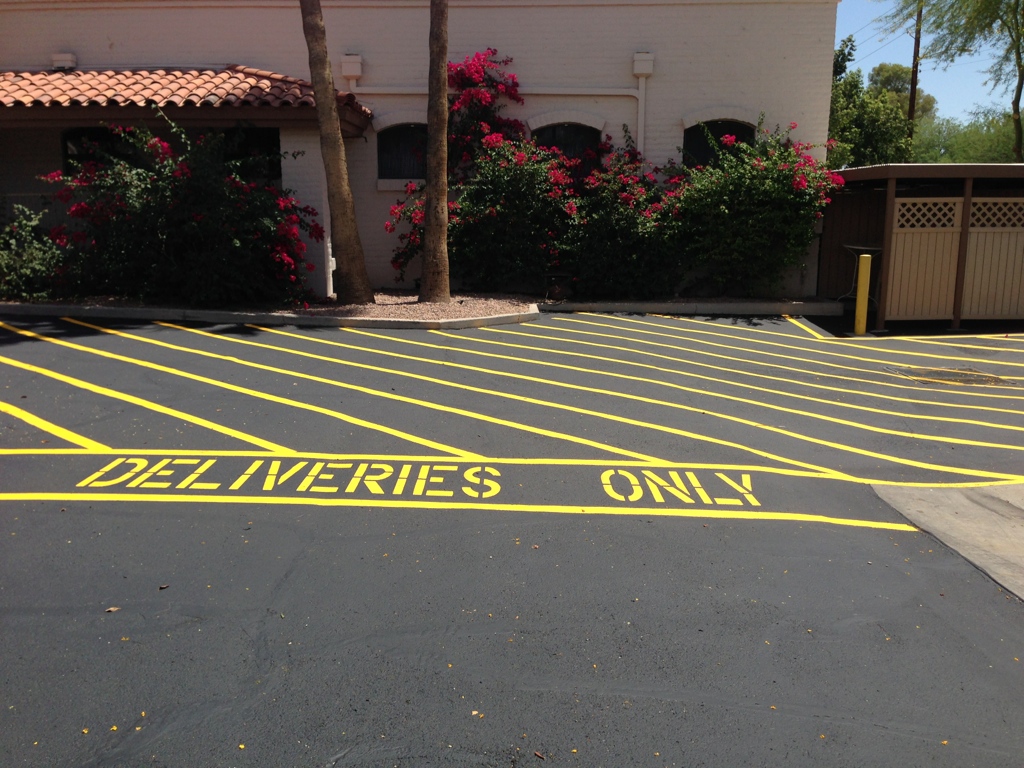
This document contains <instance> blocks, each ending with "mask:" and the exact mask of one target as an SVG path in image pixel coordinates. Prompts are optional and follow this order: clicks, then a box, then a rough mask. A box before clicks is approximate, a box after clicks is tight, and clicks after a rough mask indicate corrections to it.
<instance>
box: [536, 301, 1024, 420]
mask: <svg viewBox="0 0 1024 768" xmlns="http://www.w3.org/2000/svg"><path fill="white" fill-rule="evenodd" d="M555 319H557V320H561V321H562V322H565V323H576V324H581V325H585V326H589V327H597V328H611V329H614V330H615V331H617V332H618V333H608V332H601V333H598V332H594V331H582V330H579V329H578V328H574V327H569V328H563V329H560V330H564V331H565V332H568V333H582V334H586V335H590V336H599V337H601V338H614V339H618V340H619V341H628V342H629V343H631V344H643V345H645V346H656V347H664V348H668V349H675V350H682V351H686V352H691V353H693V354H700V355H707V356H713V357H721V355H717V354H712V353H709V352H705V351H704V350H703V349H689V348H687V347H680V346H678V344H679V343H688V344H696V345H700V346H707V347H714V348H718V349H727V350H730V351H733V352H735V351H736V349H737V347H736V345H735V344H725V343H721V342H715V341H708V340H707V339H703V338H695V337H691V336H681V335H679V334H673V333H661V332H658V331H648V330H645V329H636V328H630V327H626V326H622V325H615V324H613V323H599V322H596V321H593V320H582V319H579V318H560V317H559V318H555ZM625 319H630V318H625ZM659 327H660V326H659ZM622 333H637V334H643V335H645V336H655V337H659V338H667V339H672V340H673V341H674V342H676V343H674V344H668V343H665V342H656V341H651V340H650V339H647V338H637V337H636V336H626V335H622ZM712 335H720V334H712ZM728 338H733V339H735V338H737V337H735V336H728ZM777 346H783V347H785V346H786V345H784V344H782V345H777ZM801 350H802V351H805V352H810V353H812V354H813V353H814V352H815V350H809V349H803V348H801ZM744 351H745V352H748V353H750V354H752V355H760V356H762V357H769V358H776V359H779V360H784V361H786V363H785V364H781V365H773V366H771V367H774V368H778V369H781V370H799V371H801V372H802V373H809V374H812V375H818V376H828V377H830V378H836V376H835V374H830V373H824V372H817V371H810V370H808V369H797V368H795V367H794V366H793V362H794V361H800V362H803V363H813V364H814V365H820V366H824V367H825V368H833V369H838V370H843V371H856V372H858V373H868V374H872V375H874V376H881V377H882V378H883V380H882V381H879V380H877V379H876V380H870V379H858V378H853V377H844V378H846V379H847V380H848V381H865V382H866V383H869V384H874V385H875V386H880V387H890V388H896V389H912V390H914V391H915V392H928V393H935V394H938V395H945V396H957V397H964V398H974V399H992V400H1024V396H1016V395H1010V394H997V393H992V392H979V391H977V390H978V389H981V387H971V388H970V391H968V390H967V389H965V388H963V387H961V388H959V389H955V390H954V389H950V388H949V387H946V388H941V389H940V388H936V387H921V386H914V385H910V384H899V383H896V382H893V381H891V380H892V379H897V380H899V381H901V382H902V381H906V380H907V379H906V377H905V376H903V375H902V374H899V373H893V372H892V371H887V370H877V369H874V368H861V367H858V366H852V365H843V364H842V363H835V362H831V361H829V360H821V359H819V358H808V357H802V356H800V355H795V354H793V350H792V348H790V351H789V353H788V354H783V353H781V352H769V351H767V350H763V349H750V348H744ZM727 359H733V360H737V361H741V362H746V363H751V364H755V363H756V364H758V365H762V366H768V365H769V364H768V363H761V362H758V361H756V360H752V359H750V358H736V357H732V358H727ZM880 364H882V365H892V364H893V363H892V362H891V361H883V362H882V363H880ZM984 388H985V389H1002V390H1007V391H1018V390H1017V389H1016V388H1014V387H984Z"/></svg>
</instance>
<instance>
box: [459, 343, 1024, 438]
mask: <svg viewBox="0 0 1024 768" xmlns="http://www.w3.org/2000/svg"><path fill="white" fill-rule="evenodd" d="M480 330H482V331H486V332H487V333H490V334H502V335H509V336H523V337H525V338H529V339H540V340H542V341H548V342H550V341H554V342H558V343H560V344H568V345H571V346H572V347H573V350H570V351H564V350H558V349H551V348H550V347H545V346H538V345H536V344H531V345H524V348H525V349H529V350H531V351H533V352H547V353H550V354H559V355H569V356H572V357H585V358H588V359H597V360H607V361H612V362H616V363H618V364H620V365H627V366H640V367H644V368H653V369H655V370H667V371H672V372H676V373H680V374H683V375H696V374H690V373H689V372H683V371H679V370H678V369H675V368H665V369H662V368H660V367H659V366H652V365H648V364H647V363H637V362H635V361H633V360H626V359H623V358H605V357H602V356H600V355H587V354H584V353H582V352H577V351H575V348H577V347H581V346H587V347H597V348H599V349H612V350H615V351H617V352H628V353H630V354H633V355H640V356H642V357H650V358H655V359H658V360H669V361H671V362H674V363H683V364H685V365H689V366H696V367H698V368H708V369H710V370H713V371H723V372H725V373H733V374H736V375H738V376H746V377H750V378H755V379H766V380H768V381H773V382H776V383H778V382H779V381H780V380H782V377H780V376H778V375H772V374H767V373H757V372H756V371H745V370H742V369H740V368H728V367H725V366H719V365H712V364H711V363H703V362H701V361H699V360H694V359H692V358H687V357H676V356H673V355H664V354H661V353H659V352H652V351H650V350H647V349H637V348H636V347H635V346H632V347H622V346H619V345H617V344H607V343H598V342H594V341H584V340H581V339H579V338H577V336H579V335H584V336H596V337H598V338H618V337H609V336H608V335H606V334H600V333H594V332H592V331H581V330H578V329H575V328H560V329H554V328H552V329H544V332H543V333H541V332H539V329H538V328H536V327H534V329H533V330H531V331H529V332H527V331H513V330H508V329H505V328H494V327H492V328H481V329H480ZM555 333H570V334H574V335H573V336H561V335H557V336H556V335H553V334H555ZM448 335H450V336H452V337H453V338H457V339H462V340H470V339H472V340H473V341H481V343H483V342H482V340H479V339H477V338H476V337H470V336H456V335H455V334H448ZM638 341H639V342H640V343H641V344H646V345H650V346H656V347H664V348H667V349H680V348H679V347H676V346H674V345H671V344H660V343H658V342H654V341H648V340H643V339H640V340H638ZM682 351H684V352H691V353H692V354H695V355H702V356H704V357H711V358H715V359H718V360H730V361H733V362H747V363H749V362H751V361H750V360H748V359H746V358H742V357H734V356H732V355H723V354H719V353H717V352H707V351H704V350H692V351H691V350H685V349H684V350H682ZM757 365H758V367H760V368H774V369H779V370H782V371H785V372H786V373H794V372H795V373H803V374H806V375H809V376H815V377H825V378H830V379H838V380H839V381H852V382H859V383H862V384H871V385H873V386H884V387H897V388H899V389H913V390H915V391H919V390H921V389H922V388H921V387H910V386H903V385H899V384H890V383H888V382H875V381H871V380H870V379H861V378H858V377H856V376H840V375H839V374H835V373H822V372H819V371H808V370H805V369H802V368H795V367H793V366H788V365H778V364H775V363H765V362H760V361H758V362H757ZM900 378H905V377H900ZM720 381H722V382H723V383H729V384H734V385H736V386H744V387H750V386H751V385H748V384H741V383H739V382H733V381H729V380H727V379H721V380H720ZM786 382H787V383H788V384H791V385H793V386H799V387H806V388H809V389H821V390H825V391H826V392H829V393H842V394H849V395H858V396H860V397H866V398H873V399H878V400H888V401H891V402H895V403H913V404H914V405H925V406H934V407H936V408H956V409H958V410H972V411H989V412H992V413H998V414H1001V415H1007V414H1009V415H1017V416H1024V411H1018V410H1013V409H1010V408H998V407H996V406H991V405H975V404H971V403H967V404H963V403H946V402H941V401H936V400H919V399H917V398H912V397H900V396H898V395H888V394H883V393H880V392H869V391H866V390H863V389H847V388H844V387H837V386H835V385H832V384H816V383H814V382H812V381H803V380H800V379H792V378H787V379H786ZM757 389H763V390H764V391H778V392H782V393H784V394H785V395H788V396H792V397H799V398H804V396H803V395H799V394H796V393H791V392H784V391H783V390H767V389H764V388H763V387H757ZM923 391H931V390H923ZM943 394H945V393H943ZM804 399H806V398H804ZM812 400H815V401H817V398H812ZM820 402H825V403H832V404H833V405H838V406H842V407H850V408H857V407H858V406H856V405H853V404H851V403H838V402H836V401H831V400H824V399H822V400H821V401H820ZM880 412H881V413H890V412H889V411H880ZM900 415H901V416H905V414H900ZM911 418H924V419H927V418H931V417H929V416H925V415H911ZM938 418H941V417H938ZM980 423H982V424H987V423H988V422H980Z"/></svg>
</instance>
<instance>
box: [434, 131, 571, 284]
mask: <svg viewBox="0 0 1024 768" xmlns="http://www.w3.org/2000/svg"><path fill="white" fill-rule="evenodd" d="M483 142H484V144H483V146H484V148H485V151H484V153H483V154H481V155H479V156H478V157H477V160H476V169H475V171H476V172H475V173H474V175H473V176H472V177H471V178H470V179H469V180H468V181H466V182H465V183H464V184H463V185H462V186H460V187H459V188H458V195H459V197H458V200H457V201H456V202H455V203H453V204H452V205H451V206H450V207H451V215H450V217H449V225H448V253H449V259H450V263H451V269H452V274H453V276H455V277H456V278H458V279H459V280H460V281H461V282H462V284H463V285H466V286H467V287H470V288H474V289H477V290H485V291H488V290H489V291H493V290H508V289H509V287H510V286H518V287H522V288H526V289H529V288H533V289H539V288H540V287H541V286H542V285H543V282H542V281H543V277H544V274H545V272H546V271H547V270H548V269H549V268H550V267H552V266H556V267H557V265H558V261H559V259H560V257H561V250H562V248H563V245H564V243H565V239H566V235H567V233H568V230H569V225H570V220H571V218H572V217H573V215H574V214H575V207H576V206H575V203H574V201H573V199H572V197H571V194H570V190H569V187H570V185H571V183H572V179H571V177H570V176H569V174H568V172H567V170H566V165H565V160H564V158H562V157H561V156H560V155H558V154H556V153H554V152H549V151H547V150H542V149H539V148H538V147H537V146H536V145H534V144H533V143H532V142H509V141H505V140H504V139H503V138H502V137H501V136H500V135H498V134H492V135H491V136H488V137H485V138H484V140H483Z"/></svg>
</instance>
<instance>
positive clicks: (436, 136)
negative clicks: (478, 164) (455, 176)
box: [420, 0, 451, 303]
mask: <svg viewBox="0 0 1024 768" xmlns="http://www.w3.org/2000/svg"><path fill="white" fill-rule="evenodd" d="M427 78H428V79H427V174H426V175H427V178H426V187H425V193H424V198H425V203H424V221H423V225H424V226H423V273H422V275H421V277H420V301H430V302H442V303H447V302H448V301H449V300H450V299H451V285H450V282H449V277H448V0H430V64H429V72H428V76H427Z"/></svg>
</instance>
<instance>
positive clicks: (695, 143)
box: [683, 120, 754, 168]
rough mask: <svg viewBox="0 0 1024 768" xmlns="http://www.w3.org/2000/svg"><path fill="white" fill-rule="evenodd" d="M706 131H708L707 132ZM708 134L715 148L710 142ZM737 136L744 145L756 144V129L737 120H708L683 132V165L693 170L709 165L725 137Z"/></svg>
mask: <svg viewBox="0 0 1024 768" xmlns="http://www.w3.org/2000/svg"><path fill="white" fill-rule="evenodd" d="M705 129H707V130H706V131H705ZM708 133H710V134H711V138H712V139H713V141H714V146H712V144H711V143H710V142H709V141H708ZM727 135H731V136H735V137H736V141H741V142H743V143H744V144H753V143H754V127H753V126H752V125H749V124H748V123H741V122H739V121H737V120H707V121H705V122H703V123H696V124H695V125H691V126H690V127H689V128H687V129H686V130H685V131H683V164H684V165H688V166H689V167H691V168H693V167H694V166H698V165H707V164H708V163H710V162H711V161H712V159H714V157H715V154H716V153H717V150H718V147H720V146H721V144H720V143H719V142H720V141H721V139H722V137H723V136H727Z"/></svg>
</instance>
